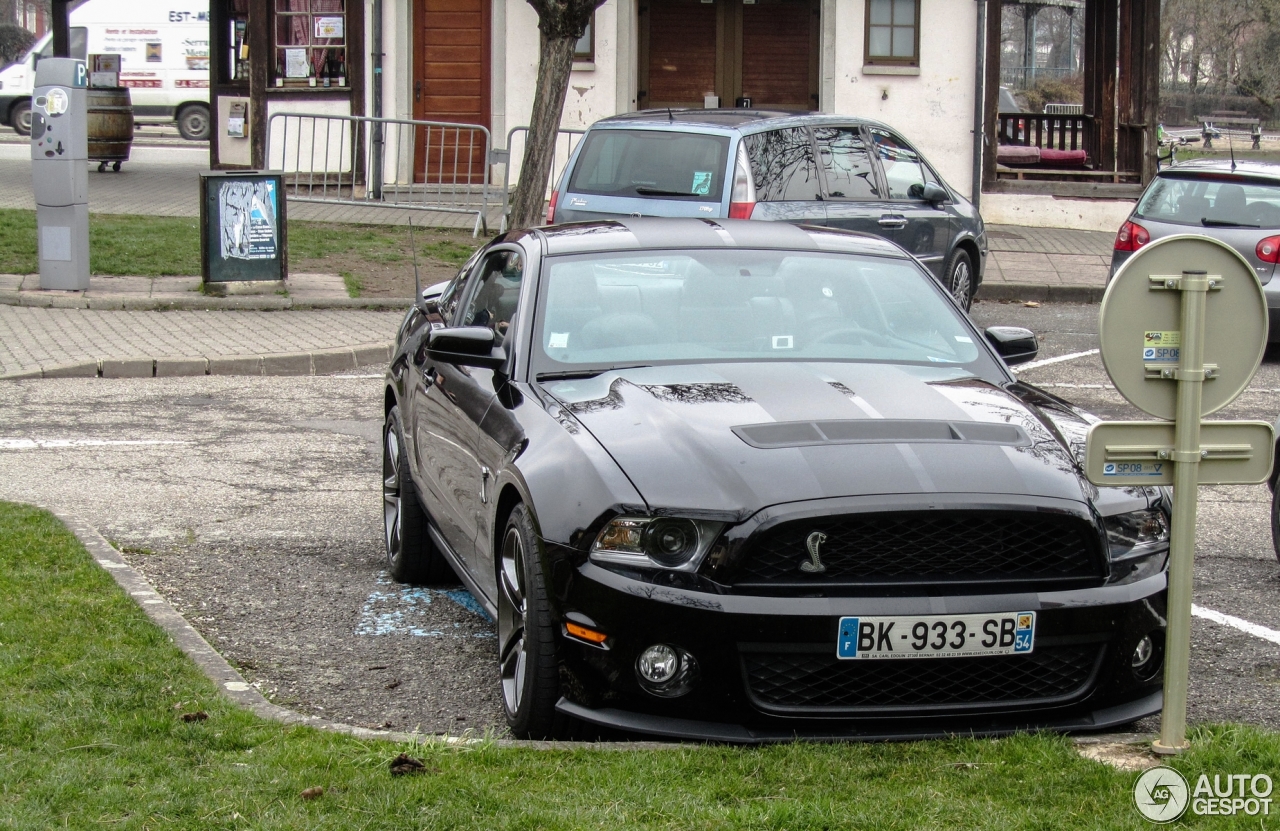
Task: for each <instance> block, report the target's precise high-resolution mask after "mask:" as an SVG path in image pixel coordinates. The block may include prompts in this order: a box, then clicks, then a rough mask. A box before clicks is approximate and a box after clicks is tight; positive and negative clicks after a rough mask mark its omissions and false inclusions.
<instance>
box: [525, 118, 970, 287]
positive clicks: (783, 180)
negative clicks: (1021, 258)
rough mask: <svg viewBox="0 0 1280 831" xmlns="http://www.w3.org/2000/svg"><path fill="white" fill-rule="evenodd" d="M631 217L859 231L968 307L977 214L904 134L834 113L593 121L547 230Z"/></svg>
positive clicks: (561, 185) (553, 206) (567, 173)
mask: <svg viewBox="0 0 1280 831" xmlns="http://www.w3.org/2000/svg"><path fill="white" fill-rule="evenodd" d="M626 216H673V217H701V218H705V219H713V218H717V217H729V218H732V219H764V220H781V221H784V222H793V223H797V224H805V225H826V226H830V227H833V228H842V229H846V230H851V231H862V232H865V233H868V234H874V235H876V236H879V237H884V238H886V239H889V240H892V241H893V242H895V243H897V244H898V245H900V246H901V247H902V248H904V249H906V250H907V251H908V252H909V253H910V254H912V255H914V256H915V257H917V258H918V259H919V260H920V261H921V262H922V263H923V264H924V265H925V266H926V267H927V268H928V269H929V270H930V271H931V272H932V273H933V275H934V276H935V277H936V278H937V279H938V280H939V282H941V283H942V285H943V286H944V287H945V288H946V289H947V291H948V292H950V294H951V295H952V297H954V298H955V299H956V302H957V303H959V304H960V306H961V307H962V308H964V309H968V308H969V304H970V303H971V302H972V300H973V294H974V292H975V291H976V290H977V287H978V284H979V283H981V282H982V273H983V267H984V266H985V264H986V257H987V238H986V232H985V231H984V229H983V224H982V217H981V216H979V215H978V211H977V209H975V208H974V206H973V205H972V204H971V203H970V202H969V201H968V200H967V199H965V198H964V197H963V196H961V195H960V194H958V193H956V192H955V191H954V190H952V189H951V188H950V187H949V186H948V185H947V183H946V182H944V181H943V180H942V177H940V176H938V174H937V173H936V172H935V171H934V170H933V168H932V167H931V166H930V165H929V163H928V162H927V161H926V160H925V159H924V157H923V156H921V155H920V153H919V152H917V151H916V150H915V148H913V147H912V146H911V144H910V143H909V142H908V141H907V140H906V139H904V138H903V137H902V136H901V135H900V134H899V133H897V132H896V131H894V130H893V129H892V128H890V127H888V126H886V125H884V124H880V123H878V122H875V121H868V120H866V119H860V118H851V117H848V116H839V115H815V114H807V115H802V114H795V113H786V112H776V111H761V110H648V111H645V112H638V113H628V114H625V115H618V116H614V117H612V118H606V119H603V120H601V121H597V122H596V123H595V124H593V125H592V126H591V128H590V129H589V130H588V131H587V134H586V135H585V136H584V137H583V139H582V141H581V142H579V144H578V146H577V148H576V149H575V150H574V152H573V155H572V156H571V158H570V159H569V164H568V166H567V167H566V169H565V172H564V175H563V176H562V177H561V180H560V183H559V185H558V186H557V187H556V190H555V191H554V192H553V193H552V196H551V205H550V208H549V209H548V211H547V224H548V225H550V224H558V223H565V222H577V221H581V220H593V219H612V218H618V217H626Z"/></svg>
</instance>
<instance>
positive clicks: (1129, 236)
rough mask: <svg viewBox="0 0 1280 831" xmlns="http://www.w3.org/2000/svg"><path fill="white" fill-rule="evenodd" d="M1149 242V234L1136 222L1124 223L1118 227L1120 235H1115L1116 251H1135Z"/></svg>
mask: <svg viewBox="0 0 1280 831" xmlns="http://www.w3.org/2000/svg"><path fill="white" fill-rule="evenodd" d="M1149 242H1151V234H1150V232H1148V231H1147V229H1146V228H1143V227H1142V226H1141V225H1139V224H1137V223H1136V222H1125V224H1123V225H1121V226H1120V233H1118V234H1116V245H1115V248H1116V250H1117V251H1137V250H1138V249H1139V248H1141V247H1142V246H1144V245H1146V244H1147V243H1149Z"/></svg>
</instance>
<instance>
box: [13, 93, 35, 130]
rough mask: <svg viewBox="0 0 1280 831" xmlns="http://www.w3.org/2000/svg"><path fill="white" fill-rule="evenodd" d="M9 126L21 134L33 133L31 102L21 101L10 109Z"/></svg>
mask: <svg viewBox="0 0 1280 831" xmlns="http://www.w3.org/2000/svg"><path fill="white" fill-rule="evenodd" d="M9 126H10V127H12V128H13V131H14V132H15V133H17V134H18V135H20V136H29V135H31V102H30V101H29V100H28V101H19V102H18V103H17V104H14V105H13V109H11V110H9Z"/></svg>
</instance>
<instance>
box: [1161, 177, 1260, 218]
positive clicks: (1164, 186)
mask: <svg viewBox="0 0 1280 831" xmlns="http://www.w3.org/2000/svg"><path fill="white" fill-rule="evenodd" d="M1136 214H1137V215H1138V216H1139V217H1141V218H1143V219H1151V220H1155V221H1157V222H1173V223H1177V224H1180V225H1196V226H1200V227H1245V228H1280V185H1278V184H1271V183H1268V182H1259V181H1257V180H1249V179H1244V178H1241V177H1238V176H1226V175H1215V176H1212V177H1209V176H1195V177H1191V176H1160V177H1157V178H1156V180H1155V182H1154V183H1152V185H1151V187H1150V188H1148V189H1147V192H1146V193H1145V194H1143V196H1142V201H1141V202H1139V203H1138V210H1137V211H1136Z"/></svg>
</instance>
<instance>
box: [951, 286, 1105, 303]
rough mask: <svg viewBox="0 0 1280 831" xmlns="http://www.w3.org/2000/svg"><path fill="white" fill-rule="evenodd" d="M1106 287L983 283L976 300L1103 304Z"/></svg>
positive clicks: (979, 287) (975, 296)
mask: <svg viewBox="0 0 1280 831" xmlns="http://www.w3.org/2000/svg"><path fill="white" fill-rule="evenodd" d="M1106 291H1107V289H1106V286H1053V285H1048V284H1042V283H983V284H982V285H980V286H978V292H977V294H975V295H974V299H976V300H997V301H998V300H1019V301H1021V300H1036V301H1038V302H1041V303H1101V302H1102V295H1103V294H1105V293H1106Z"/></svg>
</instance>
